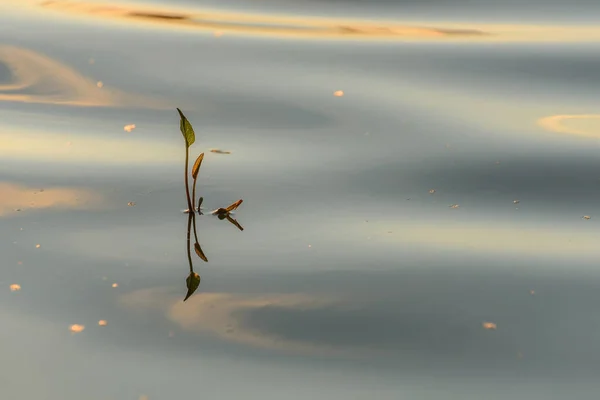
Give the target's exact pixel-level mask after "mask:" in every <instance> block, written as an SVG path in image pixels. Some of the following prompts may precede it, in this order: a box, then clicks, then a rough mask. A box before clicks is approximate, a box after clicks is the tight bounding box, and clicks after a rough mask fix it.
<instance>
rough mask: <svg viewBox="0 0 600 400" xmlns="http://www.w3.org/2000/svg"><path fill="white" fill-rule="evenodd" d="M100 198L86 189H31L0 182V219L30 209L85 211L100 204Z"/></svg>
mask: <svg viewBox="0 0 600 400" xmlns="http://www.w3.org/2000/svg"><path fill="white" fill-rule="evenodd" d="M102 201H103V200H102V196H101V195H100V194H98V193H94V192H92V191H90V190H87V189H77V188H60V187H54V188H52V187H50V188H32V187H26V186H22V185H17V184H13V183H9V182H0V217H6V216H15V215H18V214H20V213H23V212H26V211H27V210H30V209H46V208H58V209H73V208H75V209H86V208H93V207H97V206H99V205H100V204H101V203H102Z"/></svg>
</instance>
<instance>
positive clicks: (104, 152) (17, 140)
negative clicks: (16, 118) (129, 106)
mask: <svg viewBox="0 0 600 400" xmlns="http://www.w3.org/2000/svg"><path fill="white" fill-rule="evenodd" d="M124 135H126V134H125V133H124ZM178 144H179V143H168V142H167V143H163V142H160V141H149V140H142V139H138V140H136V139H135V138H129V137H124V138H122V139H115V138H108V137H107V138H102V136H95V137H94V136H92V137H88V136H80V135H77V134H76V132H75V133H74V134H73V135H67V134H58V133H53V132H41V131H40V132H31V131H22V130H15V129H11V128H8V127H1V126H0V157H2V158H3V159H5V160H11V159H14V160H30V161H35V162H49V161H51V162H55V163H64V164H71V163H81V164H103V165H140V164H149V165H150V164H151V165H160V164H163V165H164V164H172V163H177V162H179V161H180V159H181V148H180V147H178V146H177V145H178Z"/></svg>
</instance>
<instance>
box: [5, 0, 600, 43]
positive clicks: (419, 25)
mask: <svg viewBox="0 0 600 400" xmlns="http://www.w3.org/2000/svg"><path fill="white" fill-rule="evenodd" d="M7 1H8V2H9V3H11V4H13V5H18V6H20V7H21V9H24V10H27V11H28V12H32V11H35V10H36V9H37V10H38V11H39V10H44V11H45V10H51V11H56V12H58V13H63V14H67V15H68V14H72V15H80V16H87V17H91V18H100V19H106V20H112V21H121V22H129V23H139V24H146V25H149V26H150V25H153V26H163V27H170V28H173V27H177V28H181V29H197V30H204V31H210V32H213V33H214V34H215V35H218V36H221V35H222V34H223V33H238V34H250V35H261V36H274V37H291V38H304V39H353V40H356V39H387V40H389V39H391V40H394V39H395V40H406V39H419V40H440V39H441V40H468V41H499V42H507V41H509V42H515V41H525V42H544V41H577V42H585V41H600V27H598V26H558V25H554V26H553V25H514V24H513V25H511V24H474V23H447V22H433V21H429V22H414V21H411V22H410V23H409V22H405V23H401V22H389V21H369V20H352V19H333V18H319V17H313V16H303V17H294V16H284V15H274V14H245V13H240V12H237V13H236V12H225V11H219V10H213V9H202V10H197V9H196V10H189V9H183V8H172V7H171V8H157V7H150V6H145V7H144V6H137V5H121V4H118V3H104V4H102V3H100V4H99V3H96V4H93V3H87V2H81V1H67V0H50V1H35V0H30V1H19V2H18V3H17V4H14V2H11V1H10V0H0V4H1V3H2V2H7Z"/></svg>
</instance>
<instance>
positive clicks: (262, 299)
mask: <svg viewBox="0 0 600 400" xmlns="http://www.w3.org/2000/svg"><path fill="white" fill-rule="evenodd" d="M120 301H121V304H122V305H123V306H125V307H126V308H129V309H131V310H134V311H136V312H140V311H144V310H146V311H159V312H162V313H164V315H165V316H166V317H167V319H169V320H170V321H172V322H174V323H175V324H177V326H179V328H181V329H183V330H184V331H187V332H192V333H199V334H208V335H211V336H213V337H216V338H219V339H222V340H226V341H231V342H235V343H239V344H243V345H249V346H253V347H258V348H264V349H273V350H284V351H291V352H302V353H307V352H308V353H313V352H318V353H320V354H323V352H330V353H332V354H333V353H337V354H341V352H342V349H341V348H340V349H336V348H332V347H330V346H325V345H319V344H315V343H309V342H302V341H297V340H291V339H286V338H282V337H278V336H275V335H272V334H270V333H269V332H262V331H261V332H259V331H255V330H252V329H250V328H248V327H246V326H244V325H243V324H242V321H241V320H240V316H239V314H240V313H248V312H251V311H252V310H258V309H261V308H263V307H269V306H273V307H279V308H282V309H288V310H308V309H317V308H321V307H327V306H332V305H336V304H340V303H339V300H336V299H334V298H333V297H324V296H317V295H308V294H302V293H299V294H266V295H243V294H230V293H201V294H199V295H196V296H193V297H191V298H189V299H188V300H187V301H186V302H185V303H184V302H182V301H181V298H180V297H176V298H174V297H172V296H171V294H170V291H169V290H167V289H162V288H152V289H141V290H137V291H134V292H131V293H128V294H125V295H123V296H121V298H120ZM315 329H318V328H315ZM356 350H359V353H360V349H353V352H354V353H355V352H356ZM355 354H356V353H355Z"/></svg>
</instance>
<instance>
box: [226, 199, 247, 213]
mask: <svg viewBox="0 0 600 400" xmlns="http://www.w3.org/2000/svg"><path fill="white" fill-rule="evenodd" d="M243 202H244V200H242V199H239V200H238V201H236V202H235V203H233V204H232V205H230V206H229V207H227V208H226V209H225V210H226V211H227V212H230V211H233V210H235V209H237V208H238V207H239V206H240V204H242V203H243Z"/></svg>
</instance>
